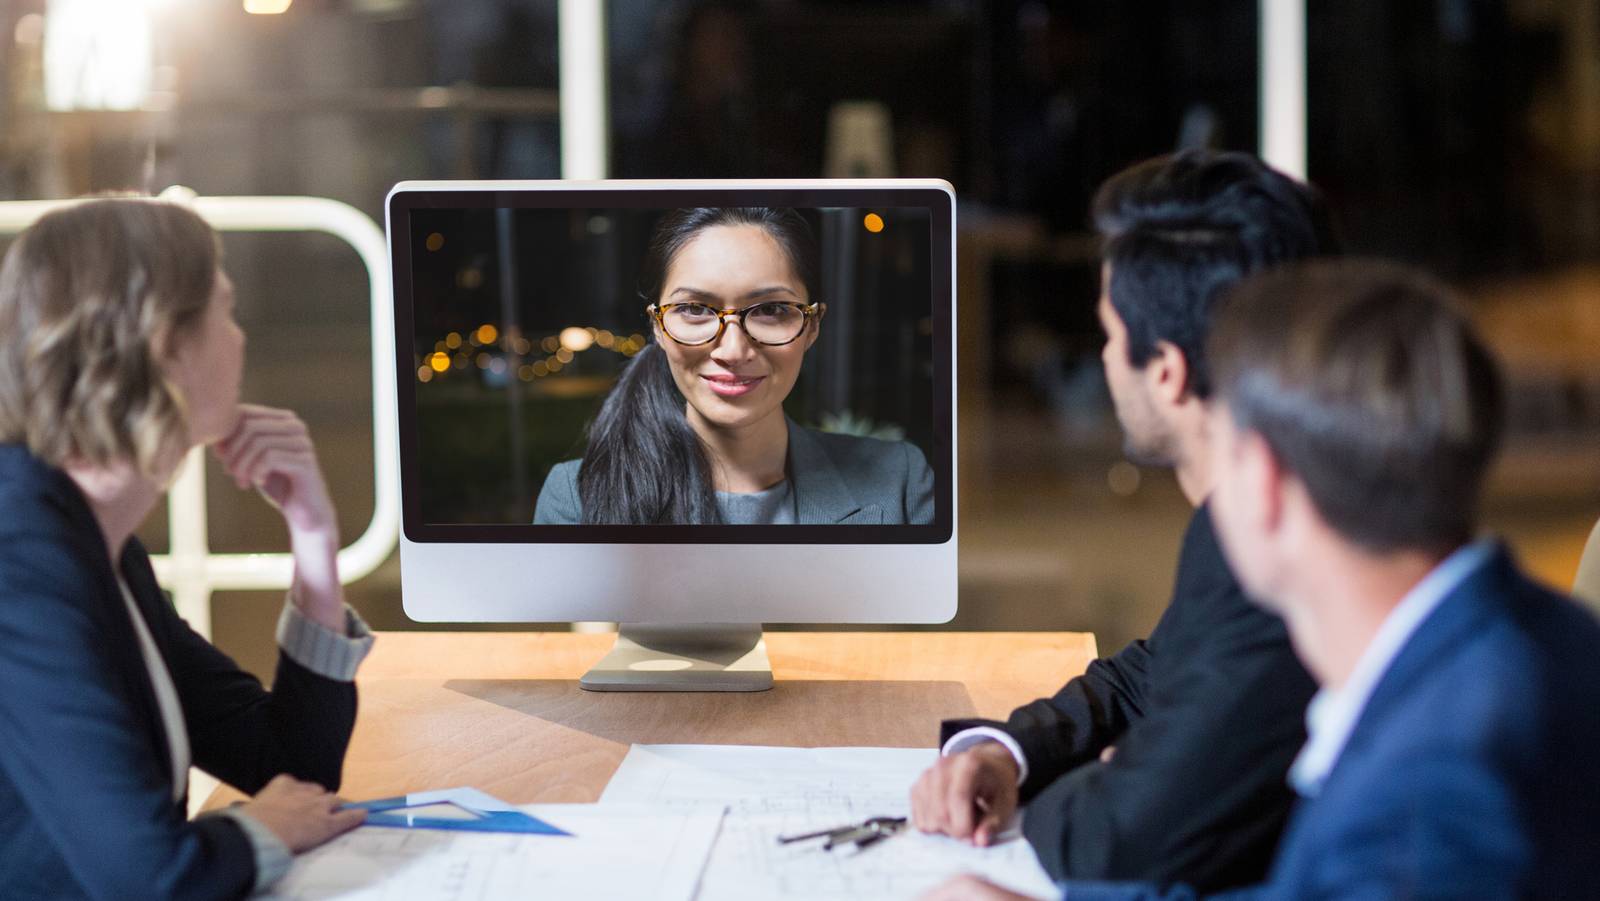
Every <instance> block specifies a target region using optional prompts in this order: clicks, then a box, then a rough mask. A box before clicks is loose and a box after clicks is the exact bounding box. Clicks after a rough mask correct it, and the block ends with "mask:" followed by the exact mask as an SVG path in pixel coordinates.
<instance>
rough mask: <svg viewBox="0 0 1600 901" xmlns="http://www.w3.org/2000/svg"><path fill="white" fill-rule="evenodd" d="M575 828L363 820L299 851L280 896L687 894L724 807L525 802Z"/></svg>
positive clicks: (406, 898)
mask: <svg viewBox="0 0 1600 901" xmlns="http://www.w3.org/2000/svg"><path fill="white" fill-rule="evenodd" d="M516 809H518V810H521V811H523V812H524V813H527V814H529V815H530V816H535V817H538V818H539V819H541V820H544V821H545V822H548V823H551V824H554V825H556V826H558V827H560V828H562V829H564V830H566V831H568V832H571V833H572V835H571V836H552V835H514V834H504V833H477V832H442V831H435V830H425V829H393V828H384V827H379V826H363V827H360V828H358V829H356V830H355V831H353V832H350V833H347V834H345V835H342V836H340V837H339V838H336V839H334V840H333V841H331V842H329V843H328V844H326V845H323V846H322V847H320V848H317V849H315V850H313V851H310V852H308V853H306V854H303V855H301V856H299V857H297V858H295V861H294V865H293V866H292V867H290V869H289V873H288V875H287V876H285V877H284V878H283V879H282V880H280V881H279V882H278V884H277V885H276V886H274V887H273V888H272V890H270V891H269V892H268V894H267V896H266V897H267V898H270V899H280V901H312V899H334V898H337V899H340V901H411V899H428V901H493V899H500V898H581V899H584V901H601V899H607V901H609V899H639V898H659V899H662V901H690V899H692V898H693V897H694V892H695V886H696V885H697V884H698V882H699V879H700V874H701V871H702V870H703V869H704V867H705V863H706V859H707V857H708V855H709V854H710V852H711V846H712V842H713V841H714V840H715V839H716V835H717V829H718V826H719V824H720V822H721V820H722V811H721V809H720V808H717V807H711V808H704V807H701V808H693V807H681V806H680V807H674V808H662V807H656V806H642V805H627V804H623V805H606V806H604V807H602V806H599V805H595V804H531V805H528V806H524V807H518V808H516Z"/></svg>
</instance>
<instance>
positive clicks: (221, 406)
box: [0, 198, 372, 899]
mask: <svg viewBox="0 0 1600 901" xmlns="http://www.w3.org/2000/svg"><path fill="white" fill-rule="evenodd" d="M218 257H219V247H218V242H217V238H216V234H215V233H214V232H212V230H211V229H210V227H209V226H207V225H206V223H205V222H204V221H202V220H201V219H200V217H199V216H197V215H195V214H194V213H193V212H191V211H189V210H188V209H185V208H183V207H180V206H177V205H174V204H170V203H163V202H160V201H155V200H148V199H135V198H124V199H104V200H93V201H88V202H84V203H81V204H77V205H74V206H71V207H68V208H66V209H63V210H59V211H56V212H53V213H50V214H49V215H47V216H45V217H44V218H42V219H40V220H39V221H38V222H37V223H36V224H35V225H34V226H33V227H32V228H30V229H29V230H28V231H27V232H26V233H24V234H23V235H22V236H21V237H20V238H19V239H18V240H17V241H16V242H15V243H14V244H12V246H11V248H10V250H9V251H8V252H7V254H6V256H5V262H4V264H3V265H0V509H3V510H4V511H5V513H4V515H3V516H0V686H4V688H0V886H3V887H4V888H3V889H0V895H4V896H5V897H6V898H8V899H10V898H46V897H48V898H133V897H137V898H157V899H160V898H239V897H243V896H245V895H246V894H248V893H249V892H251V891H252V890H255V889H260V888H263V887H265V886H267V885H268V884H270V883H271V882H273V881H275V880H276V879H277V878H278V877H279V876H281V875H282V874H283V872H284V870H285V869H286V868H287V867H288V863H289V857H290V855H291V854H292V853H294V852H298V851H302V850H305V849H307V848H310V847H313V846H315V845H318V844H321V843H322V842H324V841H326V840H328V839H329V838H332V837H333V836H335V835H337V834H339V833H341V832H343V831H345V830H347V829H350V828H352V827H353V826H355V825H357V824H358V823H360V822H361V819H362V813H361V811H359V810H351V811H343V810H340V809H339V805H340V801H339V799H338V798H337V797H335V796H334V794H333V790H334V789H336V788H337V787H338V785H339V776H340V771H341V769H342V768H343V762H344V752H345V747H346V745H347V743H348V742H349V738H350V731H351V727H352V726H353V725H354V722H355V714H356V691H355V686H354V684H353V682H352V679H353V678H354V675H355V669H356V666H357V664H359V663H360V661H361V659H362V658H363V657H364V656H365V654H366V652H367V650H368V649H369V648H370V646H371V642H372V638H371V634H370V633H369V632H368V631H367V628H366V626H365V625H364V624H362V622H361V620H360V619H359V618H358V617H357V616H356V615H355V613H354V612H353V611H351V610H350V608H348V607H346V606H345V604H344V599H343V593H342V591H341V589H340V584H339V577H338V565H337V562H336V554H337V552H338V548H339V536H338V526H337V522H336V520H335V516H334V509H333V504H332V502H331V501H330V500H329V497H328V491H327V488H326V486H325V485H324V482H323V478H322V474H321V471H320V470H319V468H318V465H317V458H316V452H315V449H314V448H313V447H312V444H311V440H310V438H309V437H308V435H307V433H306V428H305V426H304V424H302V423H301V422H300V420H299V419H297V418H296V417H295V416H294V415H293V414H292V413H289V412H287V411H283V410H272V409H268V408H265V407H253V406H243V405H240V404H239V385H240V378H241V369H242V367H243V363H244V334H243V333H242V332H241V331H240V330H239V326H238V324H237V323H236V322H235V321H234V317H233V287H232V285H231V284H230V283H229V281H228V278H227V276H226V275H224V274H223V273H222V271H221V269H220V268H218V267H219V258H218ZM199 445H210V446H211V447H212V449H213V450H214V451H215V452H216V454H217V456H218V458H219V460H220V461H221V465H222V468H223V470H224V471H225V472H226V473H227V475H228V476H229V477H230V478H232V479H233V481H234V482H236V483H237V484H238V486H239V487H240V488H254V489H255V490H256V491H259V492H260V493H261V494H262V496H263V497H265V498H266V499H267V501H269V502H270V503H272V504H273V505H274V506H275V507H277V509H278V510H279V511H280V512H281V513H282V515H283V518H284V520H285V522H286V524H287V526H288V530H289V539H290V545H291V547H292V549H293V556H294V581H293V586H292V587H291V588H290V589H289V597H288V601H287V602H286V603H285V605H284V610H283V615H282V616H281V618H280V619H279V621H278V644H279V646H280V650H281V653H280V655H279V658H278V669H277V677H276V679H275V680H274V682H273V688H272V691H271V692H268V691H267V690H265V689H264V688H263V687H262V686H261V683H260V682H259V681H257V680H256V678H255V677H254V676H252V675H250V674H249V673H246V672H244V671H243V670H241V669H240V668H239V667H238V665H236V664H235V663H234V662H233V661H232V660H231V659H229V658H228V657H227V656H226V655H224V654H223V653H222V652H221V651H219V650H217V649H216V648H215V647H213V646H212V645H211V643H210V642H208V641H207V640H206V639H205V638H203V637H201V636H200V635H198V634H196V633H195V632H194V631H193V630H191V629H190V628H189V626H188V625H187V624H186V623H185V622H184V621H183V620H182V619H179V618H178V615H177V613H176V612H175V611H174V610H173V608H172V605H171V603H170V602H169V601H168V600H167V599H166V597H165V596H163V594H162V592H161V589H160V587H159V586H158V585H157V584H156V578H155V573H154V572H153V571H152V569H151V566H150V558H149V556H148V555H147V554H146V553H145V550H144V547H143V546H142V545H141V544H140V542H139V539H138V538H136V537H134V535H133V533H134V530H135V529H136V528H137V527H138V525H139V524H140V523H141V522H143V521H144V520H145V519H146V518H147V517H148V516H149V515H150V514H151V513H152V512H153V511H154V510H155V509H156V507H157V506H158V505H159V504H160V503H161V500H162V495H163V494H164V493H165V491H166V489H167V486H168V485H169V484H171V482H172V479H173V475H174V473H175V472H176V470H177V468H178V465H179V464H180V463H181V462H182V461H183V459H184V457H185V456H186V455H187V454H188V452H189V450H190V449H191V448H193V447H196V446H199ZM191 765H192V766H197V767H200V768H201V769H203V770H205V771H207V772H209V773H211V774H212V775H214V776H216V777H217V778H219V779H221V780H223V781H224V782H227V783H229V784H231V785H233V786H235V787H237V788H240V789H242V790H244V791H246V792H254V793H255V797H254V799H253V800H251V801H248V802H246V803H244V804H241V805H238V806H236V807H233V808H230V809H228V810H225V811H222V812H221V813H219V814H216V815H210V816H202V817H200V818H198V819H195V820H190V819H189V818H188V811H187V805H186V802H187V794H188V776H189V768H190V766H191Z"/></svg>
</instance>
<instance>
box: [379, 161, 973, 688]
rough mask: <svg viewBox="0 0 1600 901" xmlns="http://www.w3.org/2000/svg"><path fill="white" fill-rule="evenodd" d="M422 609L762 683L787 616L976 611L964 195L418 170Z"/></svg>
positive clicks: (405, 455) (408, 555)
mask: <svg viewBox="0 0 1600 901" xmlns="http://www.w3.org/2000/svg"><path fill="white" fill-rule="evenodd" d="M386 220H387V228H388V235H389V243H390V250H391V256H392V263H393V268H394V316H395V336H396V342H397V344H396V355H395V356H396V360H397V365H398V368H399V379H398V391H399V397H398V401H399V404H398V407H399V423H400V435H399V444H400V461H401V508H402V516H403V523H402V535H401V543H400V564H401V580H402V593H403V597H404V605H405V610H406V613H407V615H409V616H410V617H411V618H412V619H415V620H419V621H423V622H563V621H614V622H617V623H619V624H620V625H621V628H620V630H619V639H618V642H617V647H616V649H615V650H614V651H613V652H612V654H611V655H609V656H608V657H607V658H606V659H605V660H603V661H601V663H600V664H599V665H598V666H596V668H595V669H594V670H591V671H590V672H589V674H588V675H586V676H585V677H584V679H583V685H584V687H586V688H591V689H600V690H605V689H610V690H758V689H762V688H767V687H770V686H771V684H772V676H771V670H770V667H769V666H768V664H767V660H766V652H765V645H764V643H763V642H762V641H761V626H762V624H763V623H782V622H806V623H813V622H827V623H936V622H945V621H948V620H949V619H950V618H951V617H952V616H954V615H955V610H956V522H957V519H956V460H955V457H956V449H955V444H956V442H955V387H954V368H955V334H954V325H955V321H954V320H955V317H954V315H953V312H954V296H955V252H954V250H955V241H954V226H955V197H954V192H953V190H952V188H951V187H950V185H949V184H947V183H945V182H942V181H933V180H882V181H853V180H852V181H814V180H813V181H782V182H778V181H758V182H748V181H746V182H722V181H608V182H555V181H550V182H539V181H497V182H470V181H468V182H456V181H452V182H405V183H402V184H400V185H397V186H396V187H395V188H394V190H393V191H392V192H390V194H389V197H388V201H387V209H386Z"/></svg>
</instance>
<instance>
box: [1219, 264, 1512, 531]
mask: <svg viewBox="0 0 1600 901" xmlns="http://www.w3.org/2000/svg"><path fill="white" fill-rule="evenodd" d="M1209 349H1210V352H1211V361H1212V365H1213V366H1214V367H1215V372H1216V388H1217V394H1218V397H1219V399H1220V400H1221V401H1222V402H1223V403H1225V404H1226V405H1227V408H1228V410H1229V411H1230V412H1231V414H1232V416H1233V420H1234V423H1235V425H1236V426H1237V427H1238V428H1239V429H1240V430H1241V431H1249V432H1255V433H1257V434H1259V435H1261V437H1262V438H1264V439H1265V440H1266V442H1267V444H1268V445H1269V446H1270V447H1271V448H1272V452H1273V454H1274V455H1275V456H1276V457H1277V458H1278V460H1279V461H1280V463H1281V464H1282V465H1283V467H1284V468H1285V469H1286V470H1288V471H1289V472H1291V473H1293V474H1294V475H1295V476H1296V477H1297V478H1299V479H1300V481H1301V482H1303V483H1304V484H1305V486H1306V489H1307V491H1308V492H1309V493H1310V496H1311V500H1312V502H1313V503H1314V504H1316V506H1317V510H1318V512H1319V513H1321V515H1322V517H1323V519H1325V520H1326V521H1327V522H1328V524H1329V525H1330V526H1332V527H1333V528H1334V529H1335V530H1337V531H1338V532H1339V533H1340V534H1342V535H1344V536H1345V537H1346V538H1348V539H1349V540H1350V541H1352V542H1354V543H1355V544H1357V545H1360V546H1362V547H1365V548H1367V549H1369V550H1372V551H1377V552H1392V551H1396V550H1402V549H1415V550H1427V551H1444V550H1449V549H1450V548H1453V547H1455V546H1456V545H1458V544H1460V543H1461V542H1463V541H1466V540H1468V539H1470V538H1471V537H1472V533H1473V531H1474V526H1475V523H1476V521H1477V514H1478V497H1479V491H1480V488H1481V486H1482V483H1483V477H1484V473H1485V471H1486V470H1487V469H1488V466H1489V462H1490V460H1491V459H1492V458H1493V456H1494V452H1495V450H1496V449H1497V448H1498V446H1499V442H1500V433H1501V429H1502V420H1503V416H1504V399H1503V397H1502V389H1501V385H1500V378H1499V374H1498V371H1497V368H1496V366H1495V362H1494V358H1493V357H1492V356H1491V355H1490V353H1489V351H1488V349H1487V348H1485V347H1484V345H1483V343H1482V342H1481V341H1480V340H1479V338H1478V336H1477V334H1476V332H1475V331H1474V330H1473V327H1472V324H1471V322H1469V321H1468V319H1467V317H1466V315H1465V314H1463V313H1462V312H1461V311H1460V309H1459V308H1458V307H1457V305H1456V303H1455V300H1454V297H1453V296H1452V294H1451V293H1450V291H1449V289H1447V288H1445V287H1444V286H1443V285H1441V284H1439V283H1438V282H1436V281H1434V280H1433V279H1432V278H1430V277H1428V276H1427V275H1425V274H1423V273H1421V272H1419V271H1417V270H1415V269H1412V268H1409V267H1405V266H1400V265H1396V264H1393V263H1379V262H1373V261H1365V262H1362V261H1348V262H1333V261H1325V262H1315V263H1303V264H1299V265H1295V266H1290V267H1285V268H1283V269H1279V270H1276V271H1274V272H1269V273H1266V274H1263V275H1260V276H1257V277H1255V278H1252V279H1250V280H1248V281H1246V282H1244V283H1242V284H1240V285H1239V286H1238V287H1237V288H1236V289H1235V290H1233V291H1232V292H1230V293H1229V294H1228V296H1227V297H1226V298H1225V299H1224V301H1223V303H1222V306H1221V309H1220V310H1219V312H1218V314H1217V321H1216V325H1215V328H1214V329H1213V334H1212V336H1211V341H1210V348H1209Z"/></svg>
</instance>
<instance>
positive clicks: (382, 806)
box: [344, 788, 572, 836]
mask: <svg viewBox="0 0 1600 901" xmlns="http://www.w3.org/2000/svg"><path fill="white" fill-rule="evenodd" d="M439 804H448V805H450V806H452V807H455V808H457V809H459V810H461V811H463V812H464V813H466V814H467V816H462V817H447V816H430V815H429V814H427V813H426V812H417V813H408V812H407V811H408V810H416V809H418V808H427V807H434V806H436V805H439ZM344 806H345V807H355V808H360V809H362V810H365V811H367V819H366V822H365V823H364V824H363V825H366V826H387V827H391V828H397V829H442V830H446V831H451V832H509V833H515V834H519V835H565V836H570V835H571V834H572V833H570V832H567V831H565V830H562V829H558V828H556V827H555V826H552V825H550V824H549V823H546V822H545V821H544V820H541V819H539V818H537V817H531V816H528V815H527V814H525V813H523V812H522V811H520V810H517V809H516V808H515V807H513V806H511V805H510V804H507V803H506V802H504V801H501V800H499V799H498V798H495V797H493V796H491V795H487V794H484V793H483V792H481V791H478V790H477V789H473V788H447V789H443V790H441V791H431V792H420V793H417V794H410V795H399V796H397V797H393V798H378V799H376V800H372V801H358V802H354V803H351V804H346V805H344Z"/></svg>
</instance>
